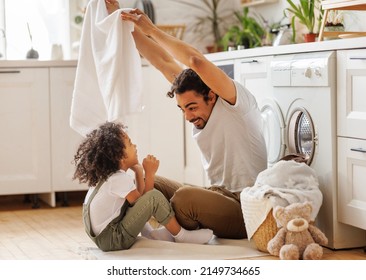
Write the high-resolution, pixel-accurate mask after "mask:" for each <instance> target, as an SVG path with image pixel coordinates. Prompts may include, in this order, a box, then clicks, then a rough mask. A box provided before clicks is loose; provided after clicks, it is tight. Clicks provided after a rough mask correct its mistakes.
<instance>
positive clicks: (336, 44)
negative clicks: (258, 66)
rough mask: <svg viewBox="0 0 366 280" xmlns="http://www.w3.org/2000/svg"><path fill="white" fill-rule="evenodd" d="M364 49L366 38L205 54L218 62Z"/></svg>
mask: <svg viewBox="0 0 366 280" xmlns="http://www.w3.org/2000/svg"><path fill="white" fill-rule="evenodd" d="M361 48H366V37H358V38H349V39H336V40H329V41H321V42H314V43H301V44H290V45H283V46H276V47H259V48H253V49H244V50H236V51H227V52H218V53H211V54H207V55H206V57H207V58H209V59H210V60H211V61H220V60H227V59H235V58H246V57H258V56H266V55H284V54H295V53H304V52H317V51H330V50H342V49H361Z"/></svg>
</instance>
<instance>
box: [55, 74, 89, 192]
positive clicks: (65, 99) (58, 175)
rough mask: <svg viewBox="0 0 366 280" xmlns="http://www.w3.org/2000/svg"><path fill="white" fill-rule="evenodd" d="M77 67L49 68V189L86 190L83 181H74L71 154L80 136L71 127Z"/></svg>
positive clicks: (57, 190) (58, 190)
mask: <svg viewBox="0 0 366 280" xmlns="http://www.w3.org/2000/svg"><path fill="white" fill-rule="evenodd" d="M75 73H76V67H51V68H50V118H51V155H52V191H54V192H69V191H80V190H87V189H88V186H87V185H86V184H79V182H78V181H77V180H75V181H73V180H72V176H73V174H74V171H75V165H74V164H73V163H72V161H73V157H74V154H75V152H76V149H77V147H78V145H79V144H80V143H81V141H82V140H83V137H82V136H81V135H80V134H78V133H77V132H76V131H74V130H73V129H71V128H70V124H69V119H70V108H71V100H72V93H73V88H74V80H75Z"/></svg>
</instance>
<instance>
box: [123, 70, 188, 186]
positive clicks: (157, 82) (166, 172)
mask: <svg viewBox="0 0 366 280" xmlns="http://www.w3.org/2000/svg"><path fill="white" fill-rule="evenodd" d="M142 78H143V80H142V82H143V88H142V91H143V105H144V109H143V111H142V112H140V113H136V114H132V115H129V116H127V117H126V118H125V125H127V126H128V134H129V136H130V138H131V140H132V142H134V143H135V144H136V145H137V151H138V156H139V160H140V161H142V159H143V158H144V157H145V156H146V155H147V154H153V155H155V156H156V157H157V158H158V159H159V161H160V165H159V169H158V172H157V174H158V175H160V176H164V177H167V178H170V179H174V180H176V181H178V182H182V181H183V168H184V146H183V141H184V136H183V133H184V132H183V117H182V113H181V112H180V111H179V109H178V107H177V105H176V101H175V99H171V98H169V97H167V96H166V94H167V92H168V91H169V90H170V83H169V82H168V81H167V80H166V79H165V77H164V76H163V75H162V74H161V73H160V72H159V71H158V70H157V69H156V68H155V67H153V66H151V65H150V64H144V65H143V67H142Z"/></svg>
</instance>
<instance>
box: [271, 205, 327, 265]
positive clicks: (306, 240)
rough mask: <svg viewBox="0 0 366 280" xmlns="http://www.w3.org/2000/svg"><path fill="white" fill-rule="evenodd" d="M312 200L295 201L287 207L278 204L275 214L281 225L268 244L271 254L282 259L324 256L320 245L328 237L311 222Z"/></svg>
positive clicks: (309, 258) (324, 243) (313, 258)
mask: <svg viewBox="0 0 366 280" xmlns="http://www.w3.org/2000/svg"><path fill="white" fill-rule="evenodd" d="M311 211H312V206H311V203H310V202H304V203H293V204H290V205H288V206H287V207H282V206H276V207H275V208H274V209H273V216H274V218H275V220H276V221H277V224H278V225H279V226H280V229H279V231H278V232H277V234H276V235H275V237H273V238H272V239H271V240H270V241H269V242H268V245H267V250H268V252H269V253H270V254H271V255H274V256H279V257H280V259H281V260H299V259H304V260H318V259H321V258H322V256H323V248H322V247H321V246H320V245H326V244H328V239H327V237H326V236H325V235H324V233H323V232H321V231H320V229H318V228H317V227H316V226H314V225H312V224H310V223H309V222H310V215H311Z"/></svg>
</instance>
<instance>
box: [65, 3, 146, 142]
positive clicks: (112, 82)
mask: <svg viewBox="0 0 366 280" xmlns="http://www.w3.org/2000/svg"><path fill="white" fill-rule="evenodd" d="M122 10H126V9H119V10H117V11H115V12H113V13H112V14H110V15H108V12H107V9H106V6H105V2H104V0H91V1H90V2H89V4H88V6H87V9H86V12H85V17H84V23H83V28H82V34H81V40H80V49H79V59H78V66H77V70H76V77H75V85H74V92H73V99H72V104H71V115H70V126H71V127H72V128H73V129H74V130H76V131H77V132H78V133H80V134H81V135H83V136H85V135H86V134H87V133H89V132H90V131H91V130H92V129H94V128H96V127H98V126H99V125H100V124H101V123H104V122H106V121H116V120H118V121H123V119H124V117H125V116H126V115H128V114H131V113H136V112H140V111H141V110H142V91H141V88H142V77H141V58H140V55H139V53H138V51H137V48H136V45H135V41H134V39H133V36H132V33H131V32H132V31H133V28H134V26H133V23H131V22H123V21H122V20H121V17H120V14H121V11H122Z"/></svg>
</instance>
